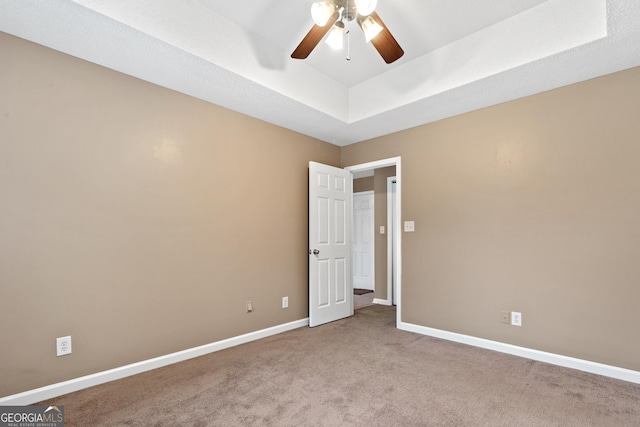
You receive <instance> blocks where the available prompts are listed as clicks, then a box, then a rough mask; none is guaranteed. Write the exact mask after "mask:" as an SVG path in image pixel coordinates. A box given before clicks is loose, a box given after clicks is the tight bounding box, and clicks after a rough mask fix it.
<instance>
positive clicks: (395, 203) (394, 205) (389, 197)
mask: <svg viewBox="0 0 640 427" xmlns="http://www.w3.org/2000/svg"><path fill="white" fill-rule="evenodd" d="M345 170H348V171H350V172H351V173H352V174H353V177H354V185H355V181H356V180H357V179H359V178H366V177H371V176H373V177H374V180H375V183H376V184H375V187H376V188H375V192H376V196H379V197H376V199H375V204H377V206H376V207H375V215H374V218H375V219H374V220H375V226H374V227H375V229H374V236H375V238H376V244H375V250H376V251H378V252H379V253H378V254H377V256H376V257H375V258H374V259H376V260H377V261H378V268H376V270H375V271H376V273H377V272H383V273H384V274H382V275H377V276H379V277H377V278H376V280H375V288H374V289H375V294H374V295H370V296H369V297H372V298H371V299H372V301H371V302H372V303H375V304H382V305H389V306H391V305H395V306H397V309H396V323H399V322H400V319H401V309H400V307H401V305H400V300H401V278H402V269H401V260H402V256H401V251H402V245H401V240H402V236H401V232H400V231H401V228H400V223H401V195H402V191H401V185H402V181H401V176H402V174H401V162H400V157H394V158H389V159H384V160H378V161H374V162H369V163H363V164H359V165H354V166H349V167H346V168H345ZM355 193H357V190H356V188H355V187H354V194H355ZM379 200H380V203H378V201H379ZM375 204H374V206H375ZM379 213H381V214H380V215H378V214H379ZM384 217H386V221H385V220H384ZM385 253H386V254H385ZM381 266H383V267H384V268H380V267H381ZM385 278H386V280H385ZM355 288H357V286H355V283H354V289H355ZM357 297H358V296H357V294H356V295H354V301H356V298H357Z"/></svg>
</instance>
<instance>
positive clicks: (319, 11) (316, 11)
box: [311, 1, 333, 27]
mask: <svg viewBox="0 0 640 427" xmlns="http://www.w3.org/2000/svg"><path fill="white" fill-rule="evenodd" d="M332 13H333V8H332V5H331V4H329V3H328V2H326V1H317V2H315V3H313V4H312V5H311V17H312V18H313V22H315V24H316V25H317V26H319V27H324V26H325V25H327V22H328V21H329V18H330V17H331V14H332Z"/></svg>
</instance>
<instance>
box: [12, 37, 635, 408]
mask: <svg viewBox="0 0 640 427" xmlns="http://www.w3.org/2000/svg"><path fill="white" fill-rule="evenodd" d="M0 51H2V54H3V57H2V63H0V95H1V96H0V237H1V238H0V289H1V292H2V298H0V336H1V337H2V338H3V340H5V342H10V343H11V351H3V352H0V378H2V381H0V396H6V395H9V394H13V393H17V392H20V391H25V390H29V389H33V388H36V387H40V386H43V385H47V384H51V383H55V382H58V381H63V380H66V379H70V378H75V377H78V376H81V375H85V374H90V373H94V372H98V371H102V370H105V369H109V368H113V367H117V366H122V365H124V364H127V363H132V362H135V361H139V360H145V359H148V358H151V357H154V356H159V355H164V354H167V353H171V352H174V351H177V350H182V349H185V348H190V347H194V346H197V345H200V344H205V343H210V342H214V341H217V340H220V339H224V338H228V337H232V336H236V335H239V334H242V333H245V332H250V331H255V330H259V329H262V328H265V327H269V326H273V325H277V324H282V323H286V322H289V321H292V320H297V319H301V318H304V317H306V316H307V314H308V311H307V294H308V292H307V255H306V250H307V185H306V184H307V162H308V161H309V160H314V161H318V162H322V163H327V164H333V165H338V164H340V163H341V164H342V165H343V166H348V165H354V164H359V163H363V162H368V161H373V160H378V159H383V158H389V157H394V156H402V173H403V176H402V179H403V186H402V188H403V198H402V200H403V206H402V209H403V219H404V220H414V221H416V232H415V233H407V234H404V235H403V269H404V270H403V306H402V309H403V320H404V321H405V322H411V323H415V324H418V325H423V326H429V327H434V328H439V329H444V330H448V331H453V332H459V333H463V334H469V335H474V336H478V337H483V338H488V339H493V340H498V341H502V342H507V343H512V344H516V345H522V346H525V347H530V348H536V349H540V350H545V351H551V352H554V353H559V354H565V355H569V356H574V357H579V358H583V359H588V360H594V361H597V362H602V363H607V364H612V365H616V366H621V367H626V368H630V369H635V370H640V340H638V339H637V328H638V325H639V324H640V312H639V311H638V309H637V301H639V300H640V285H639V284H638V283H639V281H638V279H639V278H640V263H638V259H640V245H638V242H639V241H640V214H639V212H640V168H638V158H640V144H638V136H639V135H640V121H638V119H637V118H638V117H639V116H640V104H639V103H638V99H640V69H632V70H629V71H626V72H622V73H617V74H614V75H611V76H607V77H603V78H599V79H595V80H592V81H589V82H585V83H581V84H578V85H573V86H570V87H566V88H563V89H559V90H556V91H552V92H548V93H544V94H540V95H536V96H533V97H529V98H526V99H522V100H518V101H514V102H510V103H506V104H503V105H499V106H496V107H492V108H487V109H484V110H481V111H477V112H474V113H470V114H466V115H463V116H459V117H455V118H452V119H449V120H443V121H440V122H438V123H434V124H430V125H426V126H421V127H418V128H415V129H411V130H407V131H404V132H399V133H396V134H393V135H389V136H385V137H381V138H377V139H375V140H372V141H368V142H364V143H360V144H355V145H352V146H349V147H345V148H343V149H342V150H340V149H338V148H337V147H335V146H332V145H329V144H326V143H323V142H319V141H317V140H314V139H311V138H308V137H305V136H302V135H299V134H296V133H293V132H290V131H287V130H284V129H281V128H278V127H276V126H272V125H269V124H266V123H264V122H261V121H259V120H255V119H251V118H248V117H246V116H243V115H240V114H237V113H234V112H231V111H228V110H225V109H223V108H220V107H216V106H213V105H210V104H207V103H205V102H202V101H198V100H196V99H193V98H190V97H187V96H184V95H181V94H178V93H176V92H172V91H170V90H166V89H162V88H160V87H157V86H154V85H152V84H149V83H145V82H142V81H140V80H137V79H135V78H132V77H128V76H125V75H122V74H119V73H116V72H113V71H111V70H108V69H105V68H102V67H99V66H96V65H93V64H90V63H87V62H84V61H80V60H77V59H74V58H72V57H69V56H66V55H63V54H60V53H57V52H54V51H51V50H49V49H46V48H43V47H40V46H37V45H34V44H31V43H28V42H25V41H22V40H19V39H16V38H14V37H11V36H8V35H6V34H3V33H0ZM341 154H342V160H340V155H341ZM256 182H261V183H266V184H268V185H269V187H272V188H277V189H283V190H282V191H280V192H278V193H277V196H276V197H272V196H270V195H269V194H268V193H267V192H266V191H261V189H260V188H257V187H256V186H255V183H256ZM285 295H287V296H289V304H290V308H289V309H287V310H282V309H281V308H280V301H281V297H282V296H285ZM247 300H252V301H253V302H254V306H255V312H254V313H251V314H246V313H245V312H244V308H245V306H244V304H245V301H247ZM501 310H517V311H521V312H522V313H523V323H524V325H523V326H522V327H521V328H517V327H512V326H508V325H503V324H501V323H500V311H501ZM64 335H72V337H73V346H74V352H73V354H72V355H70V356H65V357H61V358H56V357H55V351H54V343H55V338H56V337H59V336H64ZM114 343H117V345H114Z"/></svg>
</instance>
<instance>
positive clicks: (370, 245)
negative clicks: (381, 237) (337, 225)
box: [353, 191, 375, 290]
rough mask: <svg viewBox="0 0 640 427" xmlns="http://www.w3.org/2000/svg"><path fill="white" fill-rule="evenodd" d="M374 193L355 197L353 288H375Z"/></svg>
mask: <svg viewBox="0 0 640 427" xmlns="http://www.w3.org/2000/svg"><path fill="white" fill-rule="evenodd" d="M373 218H374V193H373V191H366V192H362V193H356V194H354V195H353V287H354V288H360V289H370V290H374V288H375V270H374V268H375V262H374V260H375V258H374V221H373Z"/></svg>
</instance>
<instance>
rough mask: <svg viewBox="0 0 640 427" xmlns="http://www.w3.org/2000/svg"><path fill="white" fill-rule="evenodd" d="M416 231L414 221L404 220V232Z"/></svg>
mask: <svg viewBox="0 0 640 427" xmlns="http://www.w3.org/2000/svg"><path fill="white" fill-rule="evenodd" d="M414 231H416V224H415V222H414V221H405V222H404V232H405V233H412V232H414Z"/></svg>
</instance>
